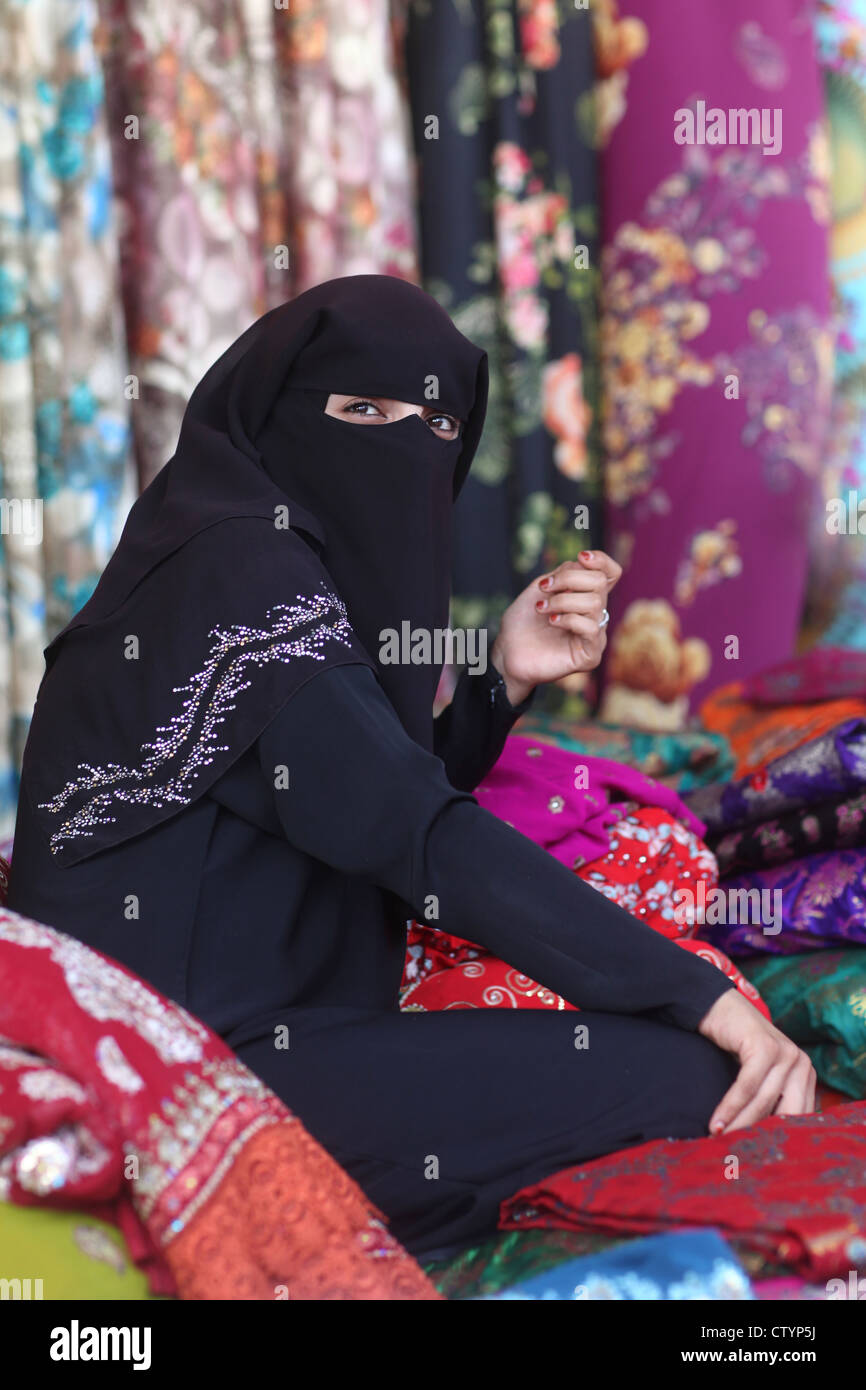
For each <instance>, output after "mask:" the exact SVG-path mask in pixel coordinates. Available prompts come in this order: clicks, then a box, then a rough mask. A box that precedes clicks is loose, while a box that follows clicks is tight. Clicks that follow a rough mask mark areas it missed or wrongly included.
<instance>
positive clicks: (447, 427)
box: [426, 415, 460, 439]
mask: <svg viewBox="0 0 866 1390" xmlns="http://www.w3.org/2000/svg"><path fill="white" fill-rule="evenodd" d="M426 419H427V424H428V425H429V426H430V428H431V430H434V431H435V433H436V434H443V435H445V436H446V437H447V438H448V439H454V438H455V437H456V436H457V434H458V433H459V431H460V424H459V422H458V421H457V420H454V419H452V417H451V416H450V415H428V416H427V417H426Z"/></svg>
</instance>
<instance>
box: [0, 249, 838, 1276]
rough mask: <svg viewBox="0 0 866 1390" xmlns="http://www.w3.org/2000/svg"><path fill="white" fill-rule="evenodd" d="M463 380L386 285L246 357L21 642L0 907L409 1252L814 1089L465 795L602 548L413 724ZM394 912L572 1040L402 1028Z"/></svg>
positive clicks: (699, 974) (411, 304) (579, 654)
mask: <svg viewBox="0 0 866 1390" xmlns="http://www.w3.org/2000/svg"><path fill="white" fill-rule="evenodd" d="M486 385H487V377H486V360H485V356H484V354H483V353H482V352H480V351H479V350H478V349H477V348H475V347H474V346H473V345H472V344H471V343H469V342H467V341H466V339H465V338H463V337H462V336H461V335H460V334H459V333H458V332H457V330H456V329H455V328H454V326H453V324H452V323H451V321H450V320H449V319H448V317H447V315H446V314H445V313H444V312H443V310H442V309H440V308H439V306H438V305H437V304H436V303H435V302H434V301H433V300H432V299H430V298H429V297H428V296H427V295H425V294H423V293H422V292H421V291H420V290H418V289H415V288H412V287H410V286H408V285H406V284H403V283H402V282H399V281H397V280H394V279H389V278H387V277H378V276H353V277H348V278H346V279H342V280H336V281H333V282H331V283H329V284H326V285H321V286H318V287H317V288H315V289H313V290H311V291H309V292H308V293H306V294H304V295H302V296H300V298H298V299H297V300H295V301H294V302H293V303H291V304H288V305H285V306H282V307H280V308H279V309H276V310H273V311H272V312H271V313H269V314H266V315H265V316H264V317H263V318H262V319H260V320H259V321H258V322H257V323H256V324H254V325H253V326H252V327H251V328H250V329H249V330H248V331H247V332H246V333H245V334H244V335H243V336H242V337H241V338H240V339H238V341H237V342H236V343H235V344H234V345H233V346H232V347H231V348H230V349H229V350H228V351H227V352H226V353H225V354H224V355H223V356H222V357H221V358H220V359H219V361H218V362H217V363H216V364H215V366H213V367H212V368H211V370H210V371H209V372H208V373H207V375H206V376H205V377H204V379H203V380H202V382H201V383H200V384H199V386H198V387H197V388H196V390H195V392H194V393H193V395H192V398H191V400H190V403H189V406H188V408H187V411H186V415H185V418H184V422H183V427H182V431H181V436H180V441H179V444H178V449H177V452H176V454H175V456H174V458H173V459H172V460H171V462H170V463H169V464H168V465H167V466H166V467H165V468H164V469H163V470H162V472H161V473H160V474H159V476H158V477H157V478H156V479H155V480H154V482H153V483H152V484H151V486H150V487H149V488H148V489H147V490H146V491H145V492H144V494H143V495H142V496H141V498H140V499H139V500H138V502H137V503H136V505H135V506H134V508H133V509H132V512H131V514H130V517H129V519H128V521H127V524H126V527H125V530H124V533H123V536H122V539H121V542H120V545H119V546H118V549H117V551H116V553H115V555H114V556H113V558H112V560H111V562H110V564H109V565H108V567H107V569H106V571H105V574H104V575H103V578H102V580H101V582H100V584H99V586H98V588H97V590H96V592H95V594H94V596H93V598H92V599H91V600H90V601H89V603H87V604H86V605H85V607H84V608H83V609H82V611H81V612H80V613H79V614H78V616H77V617H76V618H75V619H74V620H73V621H72V622H71V623H70V624H69V625H68V627H67V628H66V629H65V630H64V631H63V632H62V633H61V634H60V635H59V636H58V637H57V638H56V639H55V640H54V641H53V642H52V643H51V645H50V646H49V647H48V648H47V650H46V660H47V671H46V674H45V677H44V679H43V683H42V686H41V688H40V691H39V696H38V699H37V703H36V709H35V713H34V719H33V725H32V729H31V733H30V738H29V740H28V744H27V749H26V753H25V758H24V770H23V786H22V792H21V798H20V806H19V814H18V822H17V827H16V837H15V848H14V867H13V870H12V879H11V885H10V906H12V907H14V908H15V909H17V910H18V911H19V912H22V913H26V914H29V915H30V916H33V917H35V918H38V919H39V920H41V921H43V922H47V923H49V924H51V925H53V926H55V927H58V928H60V929H61V930H63V931H64V932H68V933H71V934H72V935H74V936H77V937H79V938H80V939H81V940H83V941H85V942H87V943H88V944H89V945H91V946H94V947H97V948H98V949H99V950H102V951H104V952H106V953H107V954H108V955H111V956H114V957H115V958H117V959H118V960H120V961H121V962H123V963H124V964H125V965H127V966H129V967H131V968H132V969H133V970H135V971H137V972H138V973H139V974H140V975H142V976H144V977H145V979H147V980H149V981H151V982H152V983H153V984H154V985H156V986H157V987H158V988H159V989H160V990H161V991H162V992H163V993H165V994H167V995H169V996H170V997H171V998H173V999H174V1000H176V1001H178V1002H179V1003H181V1004H182V1005H185V1006H186V1008H187V1009H189V1010H190V1011H192V1012H193V1013H194V1014H196V1015H198V1016H199V1017H200V1018H201V1019H203V1020H204V1021H205V1022H206V1023H208V1024H210V1025H211V1027H213V1028H214V1030H215V1031H216V1032H218V1033H219V1034H220V1035H221V1036H222V1037H223V1038H224V1039H225V1041H226V1042H227V1043H228V1044H229V1046H230V1047H231V1048H233V1049H234V1051H235V1052H236V1053H237V1054H238V1056H239V1057H240V1058H241V1059H242V1060H243V1061H244V1062H246V1064H247V1065H248V1066H249V1067H250V1068H251V1069H252V1070H253V1071H254V1072H256V1073H257V1074H258V1075H259V1076H260V1077H261V1078H262V1079H263V1080H265V1081H266V1082H267V1084H268V1085H269V1086H270V1087H271V1088H272V1089H273V1090H274V1091H276V1092H277V1094H278V1095H279V1096H281V1097H282V1098H283V1099H284V1100H285V1101H286V1103H287V1104H288V1105H289V1106H290V1108H291V1109H292V1110H293V1111H295V1113H296V1114H298V1115H299V1116H300V1118H301V1119H302V1120H303V1121H304V1122H305V1124H306V1125H307V1127H308V1129H310V1130H311V1132H312V1133H313V1134H314V1135H315V1136H316V1137H317V1138H318V1139H319V1140H320V1141H321V1142H322V1144H323V1145H324V1146H325V1147H326V1148H327V1149H328V1150H329V1151H330V1152H331V1153H332V1154H333V1155H334V1156H335V1157H336V1158H337V1159H338V1160H339V1162H340V1163H341V1164H342V1165H343V1166H344V1168H346V1169H347V1170H348V1172H349V1173H350V1174H351V1175H352V1176H353V1177H355V1178H356V1180H357V1181H358V1182H359V1184H360V1185H361V1187H362V1188H364V1189H365V1191H366V1192H367V1194H368V1195H369V1197H370V1198H371V1199H372V1201H373V1202H375V1203H376V1205H377V1206H378V1207H379V1208H380V1209H381V1210H382V1211H383V1212H384V1213H385V1214H386V1215H387V1216H388V1218H389V1219H390V1224H391V1228H392V1230H393V1231H394V1233H395V1234H396V1235H397V1236H398V1238H399V1239H400V1240H401V1241H403V1242H404V1244H405V1245H406V1246H407V1247H408V1248H409V1249H410V1250H411V1251H413V1252H414V1253H416V1254H428V1253H432V1252H433V1251H434V1250H442V1249H445V1248H454V1247H456V1246H458V1245H460V1244H461V1243H465V1242H468V1241H471V1240H473V1239H475V1238H477V1237H478V1236H480V1235H483V1234H485V1233H486V1232H489V1231H491V1230H492V1229H494V1228H495V1225H496V1221H497V1213H498V1207H499V1203H500V1201H502V1200H503V1199H505V1198H507V1197H508V1196H510V1195H512V1194H513V1193H514V1192H516V1191H517V1190H518V1189H519V1188H520V1187H522V1186H523V1185H524V1184H526V1183H528V1182H532V1181H534V1180H536V1179H538V1178H540V1177H542V1176H545V1175H547V1174H550V1173H552V1172H554V1171H555V1170H556V1169H558V1168H561V1167H564V1166H566V1165H568V1164H572V1163H575V1162H578V1161H582V1160H585V1159H590V1158H593V1157H596V1156H598V1155H601V1154H605V1153H609V1152H611V1151H613V1150H616V1149H619V1148H622V1147H624V1146H627V1145H631V1144H637V1143H640V1142H642V1141H643V1140H647V1139H651V1138H654V1137H658V1136H662V1135H670V1136H694V1135H699V1134H703V1133H706V1132H707V1128H708V1125H710V1124H711V1123H712V1125H713V1127H714V1128H718V1129H721V1128H724V1127H725V1126H735V1125H742V1124H747V1123H749V1122H751V1121H752V1120H754V1119H755V1118H757V1117H759V1116H762V1115H764V1114H767V1113H769V1112H770V1111H772V1110H774V1109H777V1108H781V1109H783V1110H786V1111H788V1112H800V1111H804V1110H808V1109H810V1108H811V1107H812V1104H813V1097H814V1075H813V1073H812V1071H811V1067H810V1065H809V1062H808V1060H807V1059H806V1058H805V1056H804V1055H803V1054H802V1053H800V1052H798V1050H797V1049H796V1048H795V1047H794V1046H793V1044H792V1043H790V1042H788V1040H787V1039H785V1038H783V1037H782V1035H781V1034H779V1033H778V1032H777V1031H776V1030H775V1029H774V1028H773V1027H772V1026H771V1025H770V1024H769V1023H767V1022H766V1020H764V1019H762V1018H761V1017H760V1016H759V1015H758V1014H757V1013H756V1011H755V1010H754V1009H752V1008H751V1006H750V1005H749V1004H747V1003H746V1002H745V1001H744V1000H742V999H741V998H739V997H738V996H737V993H736V991H735V990H733V989H731V988H730V984H729V981H727V980H726V979H725V978H724V976H723V975H722V974H721V973H720V972H718V971H716V970H715V969H714V968H713V967H712V966H709V965H707V964H706V963H704V962H702V961H701V960H699V959H697V958H694V957H690V956H688V955H687V954H686V953H685V952H683V951H680V950H678V949H677V948H676V947H675V946H674V945H673V944H671V943H670V942H668V941H665V940H663V939H662V938H661V937H660V936H658V935H657V934H656V933H654V932H650V931H647V930H645V929H644V927H643V926H642V925H641V924H640V923H639V922H637V921H636V920H634V919H632V918H631V917H630V916H629V915H628V914H627V913H625V912H624V911H622V910H621V909H620V908H618V907H617V906H615V905H614V904H612V903H609V902H607V901H606V900H605V899H604V898H602V897H600V896H599V895H598V894H596V893H595V892H594V891H593V890H592V889H591V888H589V887H588V886H587V885H585V884H583V883H581V882H580V881H579V880H577V879H576V878H575V877H574V876H573V875H572V874H571V873H569V871H568V870H567V869H566V868H565V867H564V866H563V865H561V864H558V863H557V862H556V861H555V860H554V859H552V858H551V857H550V856H548V855H547V854H545V853H544V851H542V850H541V849H539V848H538V847H537V846H535V845H533V844H532V843H530V842H529V841H528V840H526V839H524V838H523V837H522V836H521V835H519V834H517V833H516V832H515V831H514V830H512V829H511V828H510V827H509V826H508V825H506V824H504V823H502V822H500V821H497V820H496V819H494V817H492V816H491V815H489V814H487V813H486V812H485V811H483V810H482V809H481V808H480V807H479V806H478V804H477V803H476V802H475V801H474V799H473V798H472V797H471V795H470V794H469V793H470V792H471V789H472V788H473V787H474V786H475V785H476V784H477V783H478V781H479V780H480V779H481V778H482V777H483V776H484V774H485V773H486V772H487V770H488V769H489V768H490V766H491V765H492V763H493V762H494V761H495V759H496V757H497V755H498V753H499V752H500V750H501V748H502V745H503V741H504V738H505V736H506V734H507V732H508V730H509V728H510V727H511V725H512V723H513V721H514V719H515V718H516V717H517V714H518V713H519V712H520V710H521V708H523V704H522V702H523V701H524V700H525V699H526V698H527V697H528V695H529V693H530V691H531V689H532V687H533V686H534V684H535V683H537V682H538V681H539V680H544V679H553V678H555V677H557V676H559V675H562V674H565V673H566V672H567V671H570V670H575V669H579V668H580V667H581V666H582V665H583V666H586V667H590V666H594V665H595V664H597V662H598V660H599V657H600V653H601V648H602V645H603V627H602V624H603V622H604V615H603V606H604V596H605V594H606V593H607V590H608V588H609V587H610V585H611V584H612V583H613V582H615V580H616V578H617V575H618V570H617V568H616V567H615V566H614V565H613V564H612V562H611V561H610V560H608V559H607V557H605V556H597V557H592V558H591V559H590V560H589V561H588V562H587V563H586V564H585V565H584V564H580V565H577V564H576V565H572V566H566V567H562V568H561V569H560V570H559V571H557V573H556V574H555V575H554V576H552V577H551V578H550V581H549V582H546V583H545V581H541V583H540V584H539V585H533V586H531V587H530V589H529V590H527V591H526V592H525V593H524V594H522V595H521V596H520V597H519V598H518V599H517V600H516V602H515V603H514V604H513V605H512V607H511V608H510V609H509V610H508V612H507V614H506V617H505V620H504V622H503V625H502V631H501V633H500V636H499V638H498V639H497V642H496V644H495V645H494V648H493V651H492V653H491V655H492V658H493V661H492V664H490V665H488V667H487V669H486V671H485V672H483V673H481V672H478V673H476V674H467V675H464V676H463V677H462V678H461V680H460V682H459V684H458V687H457V690H456V693H455V696H454V700H453V702H452V704H451V705H450V707H449V708H448V709H447V710H446V711H445V712H444V713H443V714H442V715H440V717H439V718H438V719H437V720H436V721H435V722H434V720H433V717H432V702H433V697H434V693H435V690H436V686H437V681H438V675H439V671H438V668H437V666H436V664H435V643H434V642H433V640H432V634H435V633H436V632H437V631H441V630H443V629H444V628H445V627H446V625H447V616H448V575H449V535H450V519H451V506H452V501H453V498H454V496H456V494H457V493H458V492H459V490H460V487H461V486H462V484H463V482H464V480H465V478H466V474H467V471H468V468H469V465H470V463H471V460H472V455H473V453H474V451H475V448H476V446H477V443H478V439H479V436H480V433H481V427H482V422H483V417H484V409H485V403H486ZM545 605H546V606H545ZM563 629H564V630H563ZM394 633H397V634H400V635H401V641H402V642H403V645H402V647H401V649H400V652H399V655H400V656H401V657H402V659H400V660H397V661H394V660H392V659H391V658H392V657H393V656H394V652H395V648H394V644H393V640H392V637H393V634H394ZM424 634H426V635H427V639H428V641H427V642H426V644H425V640H424ZM404 638H405V639H406V640H405V641H403V639H404ZM431 654H432V655H433V658H434V659H431ZM479 664H480V663H479ZM413 915H414V916H418V917H419V918H421V919H423V920H426V921H428V922H434V923H435V924H436V925H438V926H439V927H441V928H442V929H444V930H446V931H449V932H452V933H454V934H455V935H458V936H462V937H468V938H470V939H471V940H474V941H477V942H478V943H479V944H480V945H482V946H485V947H486V948H488V949H490V950H492V951H494V952H495V953H496V954H497V955H499V956H501V957H503V958H504V959H505V960H506V961H508V962H509V963H510V964H512V965H513V966H515V967H516V968H517V969H519V970H521V971H524V972H525V973H526V974H527V975H530V976H531V977H532V978H533V979H535V980H538V981H539V982H541V983H542V984H544V985H546V986H547V987H548V988H550V989H551V990H553V991H555V992H557V993H559V994H562V995H563V996H564V997H565V998H566V999H567V1000H569V1002H572V1003H574V1004H575V1005H577V1006H579V1008H580V1009H581V1010H582V1011H583V1012H581V1014H580V1015H579V1019H578V1021H577V1022H576V1021H575V1019H574V1017H570V1016H569V1015H567V1014H565V1013H561V1014H558V1015H555V1016H550V1015H547V1014H543V1013H535V1012H531V1011H527V1012H516V1013H486V1012H484V1013H482V1012H474V1011H467V1012H456V1013H455V1012H446V1013H419V1014H413V1013H401V1012H400V1011H399V1009H398V1004H397V997H398V989H399V985H400V977H401V970H402V966H403V957H404V949H405V936H406V932H405V928H406V919H407V918H408V917H410V916H413ZM94 1007H96V1005H94ZM699 1034H703V1036H700V1035H699ZM731 1054H733V1056H732V1055H731ZM735 1057H736V1058H737V1059H738V1060H739V1062H740V1063H741V1068H740V1072H739V1075H737V1065H736V1062H735V1060H734V1058H735ZM735 1078H736V1079H735Z"/></svg>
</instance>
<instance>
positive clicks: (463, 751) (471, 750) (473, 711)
mask: <svg viewBox="0 0 866 1390" xmlns="http://www.w3.org/2000/svg"><path fill="white" fill-rule="evenodd" d="M533 694H534V692H533ZM531 704H532V694H530V695H529V696H528V697H527V699H525V700H524V701H523V703H522V704H521V705H512V704H510V703H509V700H508V695H507V692H506V689H505V681H504V680H503V679H502V676H501V675H500V674H499V672H498V671H497V669H496V667H495V666H493V665H488V667H487V670H486V671H484V672H481V673H479V674H478V675H471V674H470V673H469V671H463V672H462V673H461V675H460V677H459V679H458V681H457V686H456V689H455V691H454V697H453V699H452V701H451V703H450V705H448V706H447V708H446V709H444V710H443V711H442V713H441V714H440V715H439V716H438V717H437V718H436V719H435V720H434V721H433V738H434V742H433V747H434V750H435V752H436V756H437V757H438V758H441V759H442V761H443V763H444V764H445V772H446V774H447V776H448V780H449V782H450V783H451V785H452V787H457V788H458V790H460V791H464V792H471V791H472V790H473V789H474V788H475V787H477V786H478V783H479V782H481V781H482V780H483V779H484V778H485V777H486V776H487V774H488V772H489V771H490V769H491V768H492V766H493V764H494V763H495V762H496V759H497V758H498V757H499V755H500V753H501V752H502V749H503V747H504V744H505V740H506V738H507V736H508V734H509V732H510V731H511V727H512V725H513V724H514V723H515V721H516V720H517V719H519V718H520V716H521V714H525V713H526V711H527V710H528V709H529V707H530V705H531Z"/></svg>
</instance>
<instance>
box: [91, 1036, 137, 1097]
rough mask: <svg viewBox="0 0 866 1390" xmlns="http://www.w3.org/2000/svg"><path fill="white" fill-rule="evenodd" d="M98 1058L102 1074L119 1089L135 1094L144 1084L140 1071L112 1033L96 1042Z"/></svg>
mask: <svg viewBox="0 0 866 1390" xmlns="http://www.w3.org/2000/svg"><path fill="white" fill-rule="evenodd" d="M96 1060H97V1062H98V1063H99V1070H100V1071H101V1072H102V1075H103V1076H104V1077H105V1078H106V1080H108V1081H110V1082H111V1084H112V1085H113V1086H116V1087H117V1088H118V1090H120V1091H126V1092H128V1094H129V1095H134V1094H135V1092H136V1091H140V1090H141V1088H142V1086H143V1085H144V1082H143V1081H142V1079H141V1077H140V1076H139V1074H138V1072H137V1071H135V1070H134V1069H133V1068H132V1067H131V1066H130V1065H129V1063H128V1062H127V1060H126V1058H125V1057H124V1055H123V1053H122V1052H121V1050H120V1046H119V1044H118V1043H117V1042H116V1041H115V1040H114V1038H112V1037H111V1035H110V1034H107V1035H106V1036H105V1037H104V1038H100V1039H99V1042H98V1043H97V1044H96Z"/></svg>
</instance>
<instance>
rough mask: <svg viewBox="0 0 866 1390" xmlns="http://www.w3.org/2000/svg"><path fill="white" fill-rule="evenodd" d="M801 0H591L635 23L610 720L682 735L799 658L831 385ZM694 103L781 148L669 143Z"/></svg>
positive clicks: (609, 200) (618, 199)
mask: <svg viewBox="0 0 866 1390" xmlns="http://www.w3.org/2000/svg"><path fill="white" fill-rule="evenodd" d="M808 8H809V7H808V5H804V4H803V0H764V2H763V3H762V4H761V5H758V6H756V5H755V3H754V0H702V3H700V4H694V3H692V4H659V3H658V0H628V3H627V4H626V3H624V0H619V3H618V4H617V3H615V0H606V2H605V5H604V7H603V9H604V10H605V11H607V10H611V9H612V10H613V11H615V12H617V13H619V15H621V16H623V17H626V16H627V17H628V19H629V23H630V25H632V27H633V28H634V26H640V28H641V31H642V42H641V43H640V44H635V45H633V57H632V60H631V61H630V63H629V64H628V68H627V73H626V72H623V73H621V74H619V75H620V77H621V78H622V81H621V85H620V87H619V88H618V89H617V109H616V112H615V113H614V116H615V119H614V120H613V126H614V128H613V129H612V131H611V132H610V134H609V137H608V141H607V145H606V148H604V149H603V150H602V152H601V171H600V174H601V189H602V218H603V229H604V239H603V246H604V249H603V257H602V283H603V322H602V342H603V344H604V367H603V371H604V376H603V388H604V394H605V414H604V420H603V426H602V428H603V435H604V445H605V490H606V502H607V509H606V526H607V531H606V548H607V549H608V550H609V551H610V552H611V553H612V554H613V556H614V557H615V558H616V559H617V560H619V561H620V563H621V564H622V565H623V566H624V574H623V577H622V579H621V581H620V583H619V584H618V586H617V588H616V590H615V591H614V593H613V594H612V599H613V602H612V603H611V614H612V622H611V628H610V645H609V648H608V659H607V662H606V668H605V689H604V695H603V702H602V706H601V718H602V719H603V720H604V721H605V722H608V723H624V724H635V725H638V726H640V727H644V728H657V729H676V728H681V727H683V725H684V722H685V721H686V720H687V718H688V714H689V710H690V709H693V708H695V707H696V705H697V704H699V703H700V701H701V699H702V698H703V697H704V696H705V695H706V694H708V693H709V691H710V690H712V689H714V688H715V687H716V686H718V685H721V684H723V683H725V682H727V681H730V680H731V678H732V675H737V676H738V677H740V678H748V677H750V676H751V675H752V674H753V673H755V672H757V671H758V670H759V669H760V668H762V667H765V666H767V665H770V664H773V663H776V662H779V661H782V660H784V659H785V658H787V657H789V656H790V655H791V654H792V652H793V650H794V644H795V639H796V634H797V631H798V625H799V621H800V614H801V607H802V603H803V597H804V591H805V584H806V575H807V562H808V556H809V548H810V527H814V528H815V533H816V534H817V531H818V529H819V528H822V527H823V521H824V510H823V503H822V499H821V498H820V496H819V495H818V488H817V478H818V477H819V475H820V470H821V463H822V455H823V449H824V445H825V441H826V434H827V423H828V416H829V402H830V395H831V380H832V334H831V331H830V323H829V306H830V285H829V270H828V224H829V199H828V194H827V170H828V146H827V141H826V130H825V127H824V125H823V93H822V85H821V81H820V74H819V69H818V64H817V57H816V52H815V43H814V35H813V32H812V29H811V26H810V23H809V16H808ZM698 101H703V102H705V103H706V108H707V109H710V108H718V109H721V110H723V111H724V112H725V113H726V114H727V112H728V111H730V110H736V109H737V108H746V109H754V110H756V111H758V112H761V111H767V112H768V113H769V115H768V120H769V119H772V113H773V112H774V111H775V110H776V109H779V110H781V112H782V122H781V148H780V150H779V152H778V153H775V154H772V153H771V154H765V153H764V150H763V149H762V148H761V147H760V145H758V144H755V145H752V144H748V143H736V142H734V143H726V144H710V143H708V142H707V143H702V144H700V143H692V144H688V143H683V144H679V143H677V142H676V141H675V138H674V133H675V128H676V127H677V121H676V115H675V113H677V112H678V111H679V110H681V109H685V108H693V109H695V110H696V109H697V108H696V103H697V102H698ZM612 119H613V118H612ZM680 128H681V129H682V127H680ZM734 138H735V141H736V132H735V136H734ZM734 390H735V391H736V395H734V394H732V392H733V391H734ZM825 540H826V537H825ZM732 637H733V638H735V639H736V650H735V651H734V650H732V646H731V638H732Z"/></svg>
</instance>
